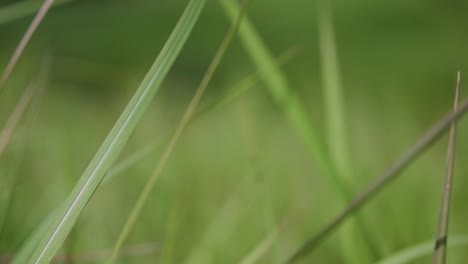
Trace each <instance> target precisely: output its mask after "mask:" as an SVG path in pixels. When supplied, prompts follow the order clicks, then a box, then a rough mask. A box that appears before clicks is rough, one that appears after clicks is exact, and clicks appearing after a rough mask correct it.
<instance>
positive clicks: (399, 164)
mask: <svg viewBox="0 0 468 264" xmlns="http://www.w3.org/2000/svg"><path fill="white" fill-rule="evenodd" d="M467 110H468V99H465V100H463V102H462V103H461V104H460V106H459V108H458V109H457V110H456V111H453V112H450V113H448V114H447V115H446V116H444V117H443V118H442V119H441V120H439V122H437V123H435V125H434V126H432V127H431V128H430V129H429V130H428V131H427V132H426V133H425V134H423V135H422V136H421V137H420V138H419V140H418V141H417V142H416V143H415V144H414V145H412V146H411V147H410V148H408V149H407V150H406V151H405V152H404V153H403V154H402V155H401V156H400V157H399V158H398V159H397V160H396V161H395V162H394V163H393V164H392V165H391V166H390V167H389V168H388V169H387V170H386V171H385V172H384V173H382V174H381V175H379V176H378V177H376V179H375V180H374V181H373V182H372V183H371V184H370V185H369V186H368V187H367V189H365V190H364V191H363V192H362V193H361V194H359V195H358V196H357V197H356V198H354V199H353V200H352V201H351V203H350V204H349V206H348V207H346V208H345V209H344V210H343V211H341V212H340V213H339V214H338V215H337V216H336V217H335V218H334V219H333V220H332V221H330V222H329V224H327V225H326V226H325V227H324V228H323V229H322V230H321V231H319V232H318V233H317V234H316V235H315V236H313V237H312V238H311V239H309V240H308V241H307V242H306V243H304V245H302V246H301V247H300V248H299V250H298V251H297V252H296V253H294V254H293V255H292V256H291V258H290V259H288V263H293V262H296V261H298V260H299V259H301V258H302V257H304V256H306V255H307V254H308V253H309V252H310V251H311V250H313V249H314V248H315V247H316V246H317V244H318V243H319V242H320V241H322V239H323V238H325V237H326V236H328V235H329V234H330V233H331V232H333V231H334V230H335V229H336V228H337V227H339V226H340V225H341V224H342V223H343V221H344V220H346V219H347V218H348V217H349V216H351V215H352V214H353V213H354V212H355V211H357V210H358V209H360V208H361V207H362V206H363V205H364V204H366V203H367V202H368V201H369V200H370V199H371V198H373V197H374V195H376V194H377V193H378V192H379V191H380V190H381V189H382V188H383V187H385V186H386V185H387V184H388V183H389V182H390V181H391V180H393V179H395V178H396V176H398V175H399V173H400V172H402V171H403V170H404V169H405V168H406V167H408V165H409V164H411V162H412V161H414V160H415V159H416V157H418V156H419V155H420V154H422V153H423V152H424V151H425V150H426V149H427V148H428V147H429V146H431V145H432V143H434V142H435V141H436V140H437V139H438V138H439V137H440V136H441V135H442V134H443V133H444V132H445V131H446V130H447V129H448V128H449V127H450V125H451V123H452V122H453V121H455V120H457V119H459V118H460V117H461V116H462V115H463V114H465V112H466V111H467Z"/></svg>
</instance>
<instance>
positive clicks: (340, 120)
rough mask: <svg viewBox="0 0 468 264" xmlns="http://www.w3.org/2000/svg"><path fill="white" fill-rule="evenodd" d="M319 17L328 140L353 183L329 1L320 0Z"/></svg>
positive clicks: (342, 170)
mask: <svg viewBox="0 0 468 264" xmlns="http://www.w3.org/2000/svg"><path fill="white" fill-rule="evenodd" d="M317 17H318V33H319V35H318V39H319V47H320V62H321V65H320V66H321V72H322V85H323V89H322V90H323V95H324V102H325V103H324V106H325V117H326V118H325V120H326V125H327V138H326V141H327V145H328V146H329V150H330V156H331V159H332V160H333V163H334V164H335V166H336V170H337V172H338V175H339V176H340V177H341V178H342V180H343V181H344V182H346V183H347V185H348V186H352V183H353V177H354V175H353V174H354V173H353V171H354V170H353V167H352V161H351V154H350V153H351V152H350V150H349V141H348V129H347V125H346V117H345V109H344V107H345V102H344V99H343V98H344V92H343V85H342V82H341V74H340V67H339V61H338V51H337V48H336V43H335V32H334V27H333V18H332V11H331V7H330V3H329V1H326V0H317Z"/></svg>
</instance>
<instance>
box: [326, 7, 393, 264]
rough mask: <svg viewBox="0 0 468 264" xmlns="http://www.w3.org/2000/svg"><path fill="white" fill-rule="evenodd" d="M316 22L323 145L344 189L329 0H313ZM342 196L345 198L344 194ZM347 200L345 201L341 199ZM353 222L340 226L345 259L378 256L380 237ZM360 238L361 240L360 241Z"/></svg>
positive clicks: (346, 166)
mask: <svg viewBox="0 0 468 264" xmlns="http://www.w3.org/2000/svg"><path fill="white" fill-rule="evenodd" d="M317 25H318V40H319V48H320V62H321V65H320V66H321V72H322V85H323V88H322V90H323V96H324V106H325V111H324V112H325V121H326V126H327V137H326V141H327V146H328V147H329V149H328V150H329V153H330V158H331V160H332V161H333V164H334V165H335V168H336V171H337V174H338V177H340V180H341V181H342V182H343V183H344V184H345V185H346V186H349V187H348V189H349V190H352V189H354V188H353V187H354V186H353V185H354V182H355V181H356V179H355V177H356V175H355V173H354V168H353V166H352V164H353V161H352V158H351V151H350V143H349V138H348V128H347V123H346V115H345V109H344V108H345V100H344V90H343V85H342V81H341V73H340V67H339V57H338V49H337V47H336V41H335V30H334V25H333V12H332V6H331V3H330V1H327V0H317ZM344 198H345V197H344ZM344 202H347V200H344ZM357 217H358V218H359V219H357V222H356V223H355V222H349V223H348V225H347V226H346V227H344V228H343V233H342V236H341V239H342V240H341V242H342V247H343V252H344V255H345V258H346V259H347V260H346V262H349V263H362V262H368V261H369V259H370V258H374V259H375V258H378V257H377V256H379V255H381V254H382V253H381V252H382V251H385V250H383V248H385V246H384V245H381V244H382V242H381V241H382V239H380V238H379V235H378V234H376V232H374V231H373V230H372V229H370V228H369V225H365V224H364V221H363V218H362V217H361V216H357ZM361 238H362V242H361Z"/></svg>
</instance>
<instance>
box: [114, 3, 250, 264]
mask: <svg viewBox="0 0 468 264" xmlns="http://www.w3.org/2000/svg"><path fill="white" fill-rule="evenodd" d="M250 2H251V0H246V2H245V4H244V5H243V8H242V10H241V11H240V12H239V14H238V18H237V22H236V23H235V24H234V25H233V26H232V27H231V29H230V30H229V31H228V33H227V34H226V36H225V38H224V39H223V41H222V43H221V45H220V47H219V49H218V51H217V52H216V54H215V56H214V58H213V60H212V62H211V64H210V65H209V67H208V70H207V71H206V74H205V76H204V77H203V79H202V81H201V83H200V85H199V86H198V88H197V89H196V91H195V94H194V96H193V98H192V100H191V101H190V103H189V106H188V107H187V109H186V111H185V113H184V115H183V116H182V119H181V121H180V122H179V125H178V126H177V128H176V130H175V132H174V134H173V135H172V137H171V139H170V141H169V143H168V145H167V147H166V148H165V150H164V152H163V154H162V157H161V158H160V160H159V162H158V164H157V165H156V168H155V169H154V171H153V173H152V175H151V177H150V178H149V179H148V182H147V184H146V185H145V187H144V189H143V191H142V192H141V194H140V196H139V197H138V200H137V202H136V203H135V206H134V207H133V209H132V211H131V213H130V215H129V217H128V219H127V221H126V222H125V224H124V227H123V228H122V230H121V232H120V234H119V237H118V239H117V242H116V243H115V246H114V250H113V253H112V256H111V257H110V258H109V260H108V263H114V262H115V261H116V260H117V257H118V254H119V251H120V248H121V247H122V245H123V243H124V242H125V241H126V239H127V237H128V235H129V234H130V231H131V230H132V229H133V227H134V225H135V223H136V221H137V219H138V217H139V216H140V214H141V211H142V210H143V207H144V205H145V204H146V201H147V200H148V197H149V195H150V194H151V192H152V190H153V188H154V186H155V184H156V182H157V180H158V179H159V176H160V175H161V173H162V171H163V169H164V167H165V166H166V163H167V161H168V160H169V157H170V156H171V154H172V151H173V149H174V147H175V145H176V143H177V142H178V140H179V138H180V136H181V135H182V132H183V131H184V130H185V127H186V126H187V124H188V122H189V120H190V119H191V117H192V115H193V113H194V111H195V109H196V107H197V106H198V103H199V101H200V99H201V97H202V96H203V94H204V92H205V90H206V88H207V87H208V84H209V82H210V81H211V78H212V77H213V75H214V73H215V71H216V69H217V68H218V66H219V64H220V63H221V60H222V58H223V57H224V54H225V53H226V50H227V48H228V47H229V45H230V44H231V42H232V39H233V38H234V35H235V34H236V32H237V30H238V28H239V25H240V22H241V21H242V18H243V17H244V15H245V13H246V11H247V8H248V6H249V3H250Z"/></svg>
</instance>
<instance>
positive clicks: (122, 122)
mask: <svg viewBox="0 0 468 264" xmlns="http://www.w3.org/2000/svg"><path fill="white" fill-rule="evenodd" d="M204 3H205V1H203V0H192V1H190V2H189V4H188V6H187V8H186V10H185V12H184V13H183V15H182V17H181V18H180V20H179V22H178V23H177V25H176V27H175V29H174V30H173V32H172V34H171V36H170V37H169V39H168V41H167V42H166V44H165V46H164V47H163V49H162V51H161V53H160V55H159V56H158V58H157V59H156V61H155V62H154V64H153V66H152V67H151V69H150V70H149V72H148V74H147V75H146V77H145V78H144V80H143V82H142V83H141V85H140V86H139V87H138V89H137V91H136V92H135V94H134V96H133V98H132V99H131V100H130V102H129V104H128V105H127V107H126V108H125V110H124V111H123V113H122V115H121V116H120V118H119V119H118V120H117V122H116V124H115V125H114V127H113V128H112V130H111V131H110V133H109V135H108V136H107V138H106V139H105V141H104V142H103V144H102V145H101V147H100V148H99V150H98V152H97V153H96V155H95V157H94V158H93V160H92V161H91V162H90V164H89V165H88V168H87V169H86V170H85V172H84V173H83V175H82V176H81V178H80V180H79V181H78V183H77V184H76V186H75V188H74V189H73V191H72V192H71V194H70V195H69V197H68V198H67V200H66V202H65V205H64V206H62V207H61V208H60V209H59V213H58V214H57V218H55V219H54V221H53V224H52V225H51V226H50V228H48V230H47V233H46V235H45V236H44V237H43V238H42V239H41V241H40V242H39V245H38V246H37V248H36V250H35V251H34V253H33V254H32V256H31V258H30V260H29V261H28V263H47V262H49V261H50V260H51V259H52V258H53V256H54V254H55V253H56V252H57V250H58V249H59V248H60V246H61V244H62V243H63V241H64V240H65V238H66V236H67V235H68V233H69V232H70V230H71V228H72V227H73V225H74V223H75V222H76V220H77V218H78V216H79V215H80V213H81V211H82V210H83V208H84V207H85V205H86V203H87V202H88V201H89V200H90V198H91V197H92V195H93V193H94V192H95V191H96V189H97V187H98V186H99V184H100V182H101V181H102V179H103V178H104V176H105V174H106V173H107V171H108V170H109V168H110V166H111V165H112V163H113V162H114V161H115V159H116V158H117V157H118V155H119V153H120V152H121V151H122V149H123V147H124V145H125V143H126V141H127V140H128V138H129V137H130V135H131V133H132V131H133V129H134V128H135V126H136V124H137V123H138V121H139V119H140V118H141V116H142V114H143V113H144V111H145V110H146V108H147V107H148V105H149V104H150V102H151V99H152V98H153V96H154V94H155V93H156V91H157V90H158V88H159V87H160V84H161V82H162V81H163V79H164V78H165V76H166V75H167V72H168V71H169V69H170V67H171V66H172V64H173V63H174V61H175V59H176V58H177V55H178V54H179V52H180V50H181V49H182V47H183V45H184V44H185V42H186V40H187V38H188V36H189V35H190V32H191V31H192V28H193V26H194V25H195V23H196V21H197V20H198V17H199V15H200V13H201V10H202V8H203V5H204Z"/></svg>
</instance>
